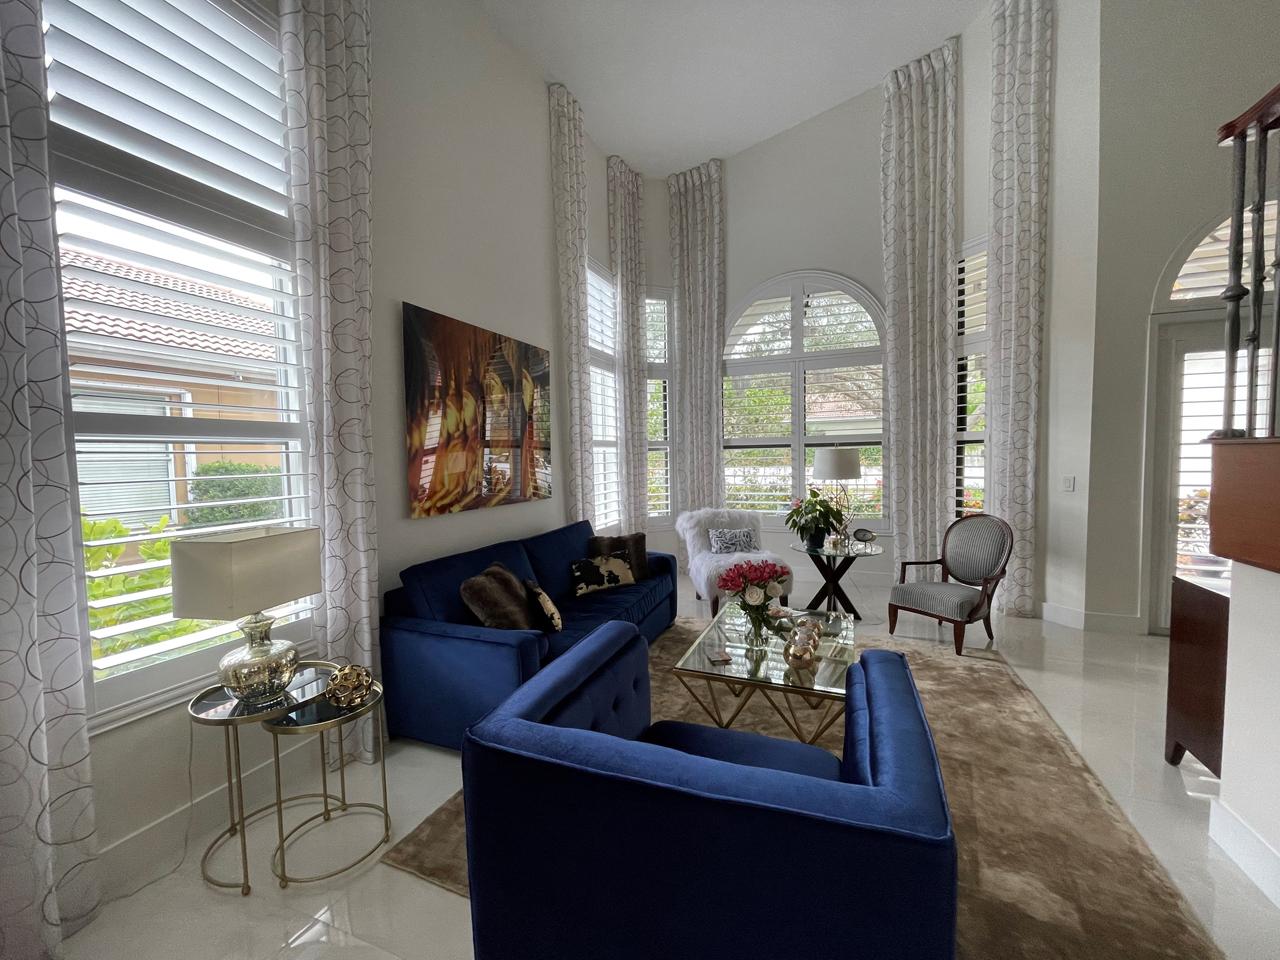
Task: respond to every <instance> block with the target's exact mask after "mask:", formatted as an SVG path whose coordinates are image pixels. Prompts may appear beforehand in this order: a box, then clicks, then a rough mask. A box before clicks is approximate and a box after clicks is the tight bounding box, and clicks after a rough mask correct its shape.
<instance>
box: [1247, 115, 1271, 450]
mask: <svg viewBox="0 0 1280 960" xmlns="http://www.w3.org/2000/svg"><path fill="white" fill-rule="evenodd" d="M1253 129H1254V131H1255V134H1256V143H1255V144H1254V151H1253V156H1254V161H1255V162H1254V184H1255V193H1254V198H1253V206H1252V207H1251V208H1250V212H1252V214H1253V256H1252V257H1250V264H1249V272H1250V278H1249V279H1250V283H1249V331H1248V333H1246V334H1245V338H1244V342H1245V347H1246V349H1247V351H1248V364H1247V367H1246V373H1245V376H1247V377H1248V378H1249V381H1248V384H1247V385H1246V387H1245V398H1246V399H1245V415H1244V418H1245V419H1244V433H1245V436H1246V437H1252V436H1255V435H1256V434H1257V432H1258V347H1259V345H1260V344H1261V340H1262V283H1263V279H1264V278H1265V276H1266V269H1267V264H1266V258H1267V251H1266V245H1267V244H1266V237H1265V236H1264V234H1265V232H1266V228H1265V227H1264V225H1263V213H1264V211H1265V210H1266V207H1267V131H1266V130H1264V129H1263V127H1262V124H1260V123H1259V124H1256V125H1255V126H1254V128H1253Z"/></svg>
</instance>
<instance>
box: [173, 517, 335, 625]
mask: <svg viewBox="0 0 1280 960" xmlns="http://www.w3.org/2000/svg"><path fill="white" fill-rule="evenodd" d="M320 546H321V541H320V529H319V528H318V527H266V528H260V529H256V530H237V531H234V532H233V533H218V534H212V535H210V536H207V537H191V538H189V539H182V540H174V541H173V545H172V547H171V549H170V553H169V559H170V561H171V563H172V564H173V615H174V616H175V617H182V618H184V619H186V618H190V619H192V620H238V619H239V618H241V617H247V616H248V615H249V614H251V613H259V612H261V611H263V610H266V609H268V608H270V607H278V606H279V605H280V604H282V603H288V602H289V601H290V600H297V599H299V598H300V597H309V596H311V595H312V594H314V593H319V592H320V589H321V584H320Z"/></svg>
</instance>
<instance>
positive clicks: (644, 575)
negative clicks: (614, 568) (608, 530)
mask: <svg viewBox="0 0 1280 960" xmlns="http://www.w3.org/2000/svg"><path fill="white" fill-rule="evenodd" d="M617 553H623V554H626V557H627V563H628V564H630V565H631V575H632V576H633V577H635V578H636V579H637V580H648V579H649V557H648V554H647V553H646V552H645V545H644V534H643V533H628V534H627V535H626V536H621V537H592V538H591V539H590V540H588V541H587V556H588V557H612V556H614V555H615V554H617Z"/></svg>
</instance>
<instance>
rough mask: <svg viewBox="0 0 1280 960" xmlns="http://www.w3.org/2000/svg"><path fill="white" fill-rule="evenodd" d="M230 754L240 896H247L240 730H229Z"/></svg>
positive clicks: (246, 849)
mask: <svg viewBox="0 0 1280 960" xmlns="http://www.w3.org/2000/svg"><path fill="white" fill-rule="evenodd" d="M231 753H232V756H233V757H234V758H235V773H236V823H237V824H239V829H238V830H237V831H236V832H237V833H239V834H240V876H241V878H242V882H241V884H240V895H241V896H242V897H247V896H248V895H249V849H248V845H247V844H246V842H245V837H244V773H243V772H242V771H241V769H240V728H239V727H236V726H233V727H232V728H231Z"/></svg>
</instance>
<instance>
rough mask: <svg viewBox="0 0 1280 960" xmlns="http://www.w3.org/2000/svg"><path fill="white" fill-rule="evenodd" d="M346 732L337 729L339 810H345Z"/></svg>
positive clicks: (339, 728) (340, 728)
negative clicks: (340, 803)
mask: <svg viewBox="0 0 1280 960" xmlns="http://www.w3.org/2000/svg"><path fill="white" fill-rule="evenodd" d="M346 733H347V732H346V730H345V729H343V728H342V727H338V783H339V784H340V785H341V789H340V790H339V791H338V795H339V796H340V797H341V798H342V806H341V808H340V809H342V810H346V809H347V740H346Z"/></svg>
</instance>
